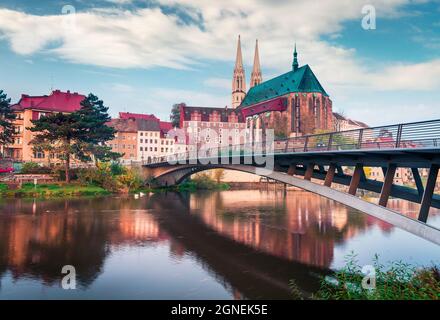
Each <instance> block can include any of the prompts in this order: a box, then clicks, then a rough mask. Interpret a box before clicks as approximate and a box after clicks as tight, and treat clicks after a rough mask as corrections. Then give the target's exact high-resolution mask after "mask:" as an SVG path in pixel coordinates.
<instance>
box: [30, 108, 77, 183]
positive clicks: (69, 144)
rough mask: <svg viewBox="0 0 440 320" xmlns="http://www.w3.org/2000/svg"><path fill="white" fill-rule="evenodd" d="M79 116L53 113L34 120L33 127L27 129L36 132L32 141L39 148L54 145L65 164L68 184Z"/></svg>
mask: <svg viewBox="0 0 440 320" xmlns="http://www.w3.org/2000/svg"><path fill="white" fill-rule="evenodd" d="M77 123H78V116H77V115H76V114H75V113H70V114H64V113H61V112H59V113H52V114H48V115H46V116H42V117H40V119H38V120H32V124H33V125H34V126H33V127H30V128H27V129H28V130H30V131H32V132H36V133H37V134H36V135H35V137H34V139H33V140H32V141H31V143H32V144H33V145H35V146H36V147H37V148H38V146H42V145H47V144H52V145H54V146H56V151H57V153H59V154H60V155H61V156H62V159H63V160H64V162H65V173H66V182H69V181H70V157H71V155H72V154H75V152H76V149H75V143H76V142H77V139H78V137H79V132H78V128H77V126H76V125H77Z"/></svg>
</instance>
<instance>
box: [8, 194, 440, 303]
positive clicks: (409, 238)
mask: <svg viewBox="0 0 440 320" xmlns="http://www.w3.org/2000/svg"><path fill="white" fill-rule="evenodd" d="M389 207H391V208H393V209H396V210H398V211H400V212H405V214H408V215H410V216H412V217H414V216H416V215H417V208H418V205H416V204H411V203H408V202H405V201H402V200H396V199H392V200H390V202H389ZM428 222H429V223H430V224H433V225H435V226H437V227H438V226H440V212H439V211H438V210H434V209H432V210H431V216H430V219H429V221H428ZM352 251H353V252H355V253H356V254H357V258H358V260H359V261H360V263H361V264H371V262H372V259H373V256H374V255H375V254H379V256H380V259H381V262H384V263H386V262H387V261H390V260H402V261H405V262H408V263H411V264H414V265H424V266H429V265H432V264H433V263H434V264H439V263H440V247H439V246H437V245H435V244H432V243H430V242H428V241H425V240H423V239H420V238H418V237H416V236H414V235H412V234H409V233H407V232H405V231H402V230H400V229H398V228H395V227H393V226H391V225H389V224H387V223H385V222H382V221H380V220H378V219H375V218H372V217H370V216H368V215H366V214H363V213H361V212H358V211H356V210H354V209H350V208H348V207H346V206H343V205H341V204H338V203H336V202H334V201H331V200H328V199H325V198H322V197H319V196H317V195H314V194H311V193H307V192H302V191H288V192H287V195H285V194H284V193H283V192H275V191H259V190H235V191H219V192H199V193H191V194H186V193H171V192H170V193H157V194H151V195H146V196H144V197H140V198H139V199H135V198H134V197H133V196H130V197H104V198H74V199H53V200H40V199H38V200H35V199H0V299H17V298H19V299H260V298H267V299H287V298H289V297H290V293H289V291H290V289H289V286H288V283H289V280H291V279H294V280H295V283H296V284H297V285H298V287H299V288H300V290H301V291H302V292H303V293H304V294H306V295H307V294H310V293H312V292H315V291H316V290H317V288H318V286H319V281H320V278H321V277H322V276H325V275H326V274H328V273H329V272H330V270H334V269H336V268H339V267H341V266H343V265H344V259H345V257H346V256H347V255H348V254H349V253H350V252H352ZM64 265H72V266H74V267H75V270H76V279H77V283H76V284H77V288H76V289H75V290H64V289H63V288H62V286H61V280H62V278H63V276H64V275H63V274H62V273H61V269H62V267H63V266H64Z"/></svg>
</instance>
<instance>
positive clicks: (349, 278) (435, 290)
mask: <svg viewBox="0 0 440 320" xmlns="http://www.w3.org/2000/svg"><path fill="white" fill-rule="evenodd" d="M373 266H374V269H375V272H376V274H375V278H376V280H375V281H376V284H375V289H364V288H363V287H362V285H361V283H362V280H363V279H364V277H365V275H364V274H363V273H362V268H361V266H360V265H359V264H358V261H357V260H356V256H355V255H354V254H351V255H349V256H348V257H347V262H346V266H345V267H344V268H343V269H342V270H340V271H337V272H336V273H335V274H334V277H333V279H329V278H326V279H323V281H322V283H321V288H320V290H319V291H318V292H317V294H316V296H315V298H317V299H326V300H420V299H421V300H439V299H440V272H439V269H438V268H437V267H436V266H434V267H432V268H428V269H426V268H425V269H417V268H415V267H414V266H411V265H409V264H406V263H403V262H400V261H398V262H392V263H391V264H390V266H389V267H387V268H385V266H384V265H382V264H380V263H379V259H378V257H377V256H376V257H375V259H374V264H373Z"/></svg>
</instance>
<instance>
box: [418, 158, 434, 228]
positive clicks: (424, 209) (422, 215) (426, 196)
mask: <svg viewBox="0 0 440 320" xmlns="http://www.w3.org/2000/svg"><path fill="white" fill-rule="evenodd" d="M438 169H439V166H438V165H436V164H432V165H431V168H430V169H429V175H428V181H426V187H425V192H423V197H422V203H421V205H420V211H419V220H420V221H422V222H425V223H426V221H427V220H428V215H429V208H430V207H431V201H432V196H433V194H434V188H435V183H436V181H437V176H438Z"/></svg>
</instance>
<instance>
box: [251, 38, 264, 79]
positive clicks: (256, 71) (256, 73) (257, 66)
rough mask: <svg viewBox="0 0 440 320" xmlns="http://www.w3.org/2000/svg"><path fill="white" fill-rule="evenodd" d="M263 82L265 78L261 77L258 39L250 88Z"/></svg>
mask: <svg viewBox="0 0 440 320" xmlns="http://www.w3.org/2000/svg"><path fill="white" fill-rule="evenodd" d="M262 81H263V77H262V75H261V67H260V54H259V52H258V39H257V41H256V42H255V55H254V67H253V68H252V74H251V85H250V87H251V88H252V87H254V86H256V85H259V84H260V83H261V82H262Z"/></svg>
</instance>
